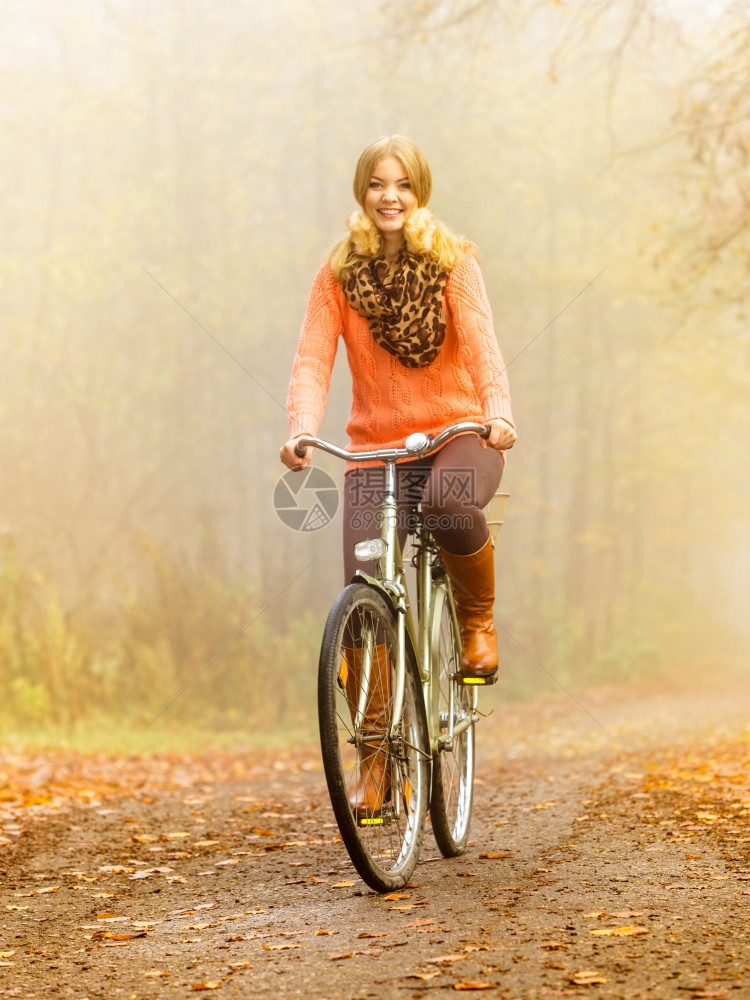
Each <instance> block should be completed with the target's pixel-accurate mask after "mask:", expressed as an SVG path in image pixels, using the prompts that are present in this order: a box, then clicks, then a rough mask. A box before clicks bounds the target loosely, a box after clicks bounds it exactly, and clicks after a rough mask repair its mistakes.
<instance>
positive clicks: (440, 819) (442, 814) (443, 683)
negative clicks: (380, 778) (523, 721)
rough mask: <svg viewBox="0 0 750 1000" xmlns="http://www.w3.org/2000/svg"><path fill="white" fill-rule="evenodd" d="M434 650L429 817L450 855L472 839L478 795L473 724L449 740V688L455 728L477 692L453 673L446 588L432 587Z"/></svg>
mask: <svg viewBox="0 0 750 1000" xmlns="http://www.w3.org/2000/svg"><path fill="white" fill-rule="evenodd" d="M430 643H431V653H432V671H433V674H432V676H433V681H432V685H431V687H432V698H431V709H432V712H433V718H435V719H437V720H438V726H437V729H438V741H437V747H436V748H435V749H434V750H433V757H432V788H431V794H430V820H431V822H432V832H433V835H434V837H435V841H436V843H437V845H438V848H439V849H440V853H441V854H442V855H443V856H444V857H446V858H453V857H457V856H458V855H459V854H463V853H464V851H465V850H466V845H467V844H468V842H469V825H470V823H471V809H472V804H473V799H474V725H473V723H472V724H470V725H469V726H468V728H466V729H464V730H463V732H461V733H459V734H458V735H454V737H453V740H452V741H451V742H450V743H448V736H449V733H450V732H451V726H450V718H449V715H450V710H451V698H450V695H451V688H452V689H453V726H454V727H456V726H458V725H459V724H461V723H462V722H463V723H464V724H465V722H466V720H467V719H468V718H470V717H471V699H472V698H473V697H475V694H474V692H473V691H472V690H471V689H469V688H466V687H464V685H463V684H456V682H455V681H454V680H452V676H453V675H454V674H455V673H456V672H457V671H458V669H459V667H460V663H459V650H460V646H459V645H458V644H457V641H456V635H455V630H454V624H453V616H452V614H451V609H450V603H449V599H448V592H447V590H446V589H445V587H442V586H441V587H436V588H435V589H434V591H433V602H432V621H431V624H430Z"/></svg>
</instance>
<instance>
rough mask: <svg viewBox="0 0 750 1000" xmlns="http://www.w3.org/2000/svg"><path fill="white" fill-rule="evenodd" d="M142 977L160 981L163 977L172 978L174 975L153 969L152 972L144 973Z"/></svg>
mask: <svg viewBox="0 0 750 1000" xmlns="http://www.w3.org/2000/svg"><path fill="white" fill-rule="evenodd" d="M142 975H144V976H145V977H146V979H159V978H160V977H161V976H171V975H172V973H171V972H167V971H166V970H161V969H152V970H151V972H144V973H142Z"/></svg>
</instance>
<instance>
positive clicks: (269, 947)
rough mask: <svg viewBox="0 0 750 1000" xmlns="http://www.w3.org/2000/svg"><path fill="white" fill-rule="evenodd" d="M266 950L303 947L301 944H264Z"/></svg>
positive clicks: (289, 949) (288, 949) (287, 949)
mask: <svg viewBox="0 0 750 1000" xmlns="http://www.w3.org/2000/svg"><path fill="white" fill-rule="evenodd" d="M263 947H264V949H265V950H266V951H291V950H292V949H293V948H301V947H302V945H301V944H264V945H263Z"/></svg>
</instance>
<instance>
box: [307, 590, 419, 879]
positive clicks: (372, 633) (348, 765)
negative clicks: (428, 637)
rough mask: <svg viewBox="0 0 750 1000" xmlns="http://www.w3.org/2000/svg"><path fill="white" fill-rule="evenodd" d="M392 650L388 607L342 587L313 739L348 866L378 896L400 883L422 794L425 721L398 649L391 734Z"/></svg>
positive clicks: (410, 663) (413, 857)
mask: <svg viewBox="0 0 750 1000" xmlns="http://www.w3.org/2000/svg"><path fill="white" fill-rule="evenodd" d="M396 653H397V633H396V621H395V612H394V611H393V609H392V608H391V607H390V606H389V605H388V603H387V602H386V601H385V599H384V598H383V597H382V596H381V595H380V594H379V593H378V592H377V591H376V590H374V589H373V588H372V587H370V586H368V585H367V584H350V585H349V586H348V587H345V588H344V590H342V591H341V593H340V594H339V596H338V598H337V599H336V601H335V602H334V605H333V607H332V608H331V612H330V614H329V616H328V621H327V623H326V628H325V632H324V634H323V644H322V647H321V651H320V663H319V668H318V720H319V724H320V745H321V751H322V754H323V768H324V770H325V775H326V782H327V784H328V792H329V794H330V797H331V804H332V806H333V811H334V814H335V816H336V822H337V823H338V827H339V830H340V831H341V837H342V839H343V841H344V844H345V846H346V849H347V851H348V852H349V857H350V858H351V859H352V862H353V864H354V867H355V868H356V869H357V871H358V872H359V874H360V875H361V877H362V878H363V879H364V881H365V882H366V883H367V884H368V885H369V886H370V887H371V888H373V889H375V890H377V891H378V892H390V891H391V890H393V889H398V888H401V887H402V886H404V885H405V884H406V882H408V880H409V877H410V875H411V873H412V871H413V870H414V866H415V865H416V863H417V859H418V857H419V851H420V848H421V845H422V838H423V836H424V823H425V814H426V812H427V796H428V793H429V766H430V753H429V737H428V733H427V719H426V716H425V710H424V701H423V699H422V688H421V683H420V679H419V673H418V671H417V666H416V664H415V662H414V659H413V656H412V654H411V651H410V649H408V648H407V653H406V676H405V684H404V706H403V712H402V714H401V718H400V719H399V720H398V724H397V726H396V728H395V734H392V732H391V730H392V723H393V711H394V698H395V676H396V669H395V663H396Z"/></svg>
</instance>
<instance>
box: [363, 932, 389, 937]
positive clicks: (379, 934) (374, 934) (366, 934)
mask: <svg viewBox="0 0 750 1000" xmlns="http://www.w3.org/2000/svg"><path fill="white" fill-rule="evenodd" d="M357 937H358V938H379V937H388V931H362V933H361V934H358V935H357Z"/></svg>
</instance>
